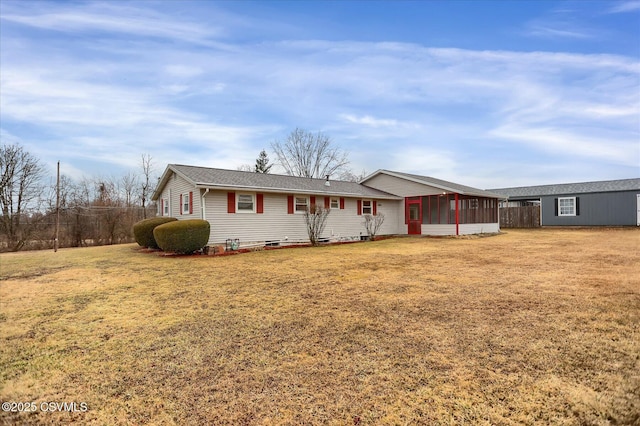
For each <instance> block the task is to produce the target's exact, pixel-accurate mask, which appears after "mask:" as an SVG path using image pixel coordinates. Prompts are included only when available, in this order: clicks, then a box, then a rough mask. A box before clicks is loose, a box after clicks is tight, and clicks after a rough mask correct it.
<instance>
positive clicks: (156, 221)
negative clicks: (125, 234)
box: [133, 217, 178, 249]
mask: <svg viewBox="0 0 640 426" xmlns="http://www.w3.org/2000/svg"><path fill="white" fill-rule="evenodd" d="M176 220H178V219H176V218H175V217H152V218H151V219H144V220H141V221H139V222H136V223H135V224H134V225H133V236H134V237H135V239H136V243H138V244H139V245H140V246H141V247H148V248H152V249H157V248H160V247H158V243H156V239H155V238H154V237H153V229H154V228H155V227H156V226H158V225H162V224H164V223H167V222H174V221H176Z"/></svg>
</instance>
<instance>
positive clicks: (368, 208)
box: [362, 200, 373, 214]
mask: <svg viewBox="0 0 640 426" xmlns="http://www.w3.org/2000/svg"><path fill="white" fill-rule="evenodd" d="M362 214H373V204H372V203H371V200H362Z"/></svg>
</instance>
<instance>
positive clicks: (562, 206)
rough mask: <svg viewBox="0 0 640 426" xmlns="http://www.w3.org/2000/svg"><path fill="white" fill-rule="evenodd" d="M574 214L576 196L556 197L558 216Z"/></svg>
mask: <svg viewBox="0 0 640 426" xmlns="http://www.w3.org/2000/svg"><path fill="white" fill-rule="evenodd" d="M575 215H576V197H566V198H558V216H575Z"/></svg>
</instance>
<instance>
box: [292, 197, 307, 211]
mask: <svg viewBox="0 0 640 426" xmlns="http://www.w3.org/2000/svg"><path fill="white" fill-rule="evenodd" d="M295 202H296V204H295V211H296V213H303V212H306V211H307V210H308V209H309V199H308V198H307V197H296V200H295Z"/></svg>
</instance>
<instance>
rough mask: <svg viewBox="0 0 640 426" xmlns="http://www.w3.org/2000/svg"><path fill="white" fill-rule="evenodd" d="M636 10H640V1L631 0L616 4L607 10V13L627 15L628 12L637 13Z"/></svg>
mask: <svg viewBox="0 0 640 426" xmlns="http://www.w3.org/2000/svg"><path fill="white" fill-rule="evenodd" d="M636 10H640V1H637V0H631V1H619V2H615V4H614V5H613V6H611V7H610V8H609V9H608V10H607V12H608V13H627V12H635V11H636Z"/></svg>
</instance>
